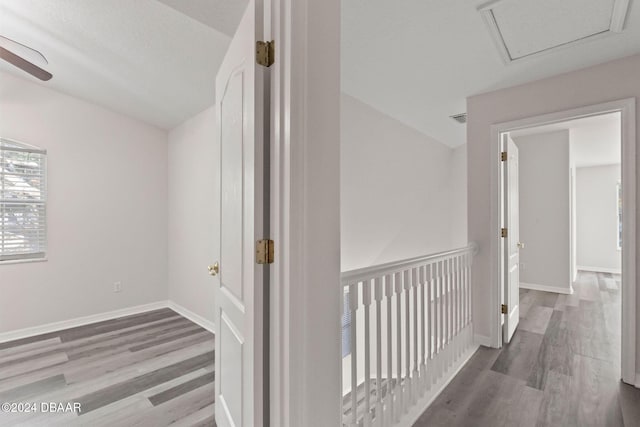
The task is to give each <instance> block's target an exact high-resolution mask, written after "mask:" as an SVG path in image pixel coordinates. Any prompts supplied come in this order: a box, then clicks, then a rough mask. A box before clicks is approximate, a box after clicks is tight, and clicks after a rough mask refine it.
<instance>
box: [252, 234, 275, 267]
mask: <svg viewBox="0 0 640 427" xmlns="http://www.w3.org/2000/svg"><path fill="white" fill-rule="evenodd" d="M273 246H274V245H273V240H269V239H265V240H258V241H257V242H256V263H258V264H273V256H274V248H273Z"/></svg>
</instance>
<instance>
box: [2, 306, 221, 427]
mask: <svg viewBox="0 0 640 427" xmlns="http://www.w3.org/2000/svg"><path fill="white" fill-rule="evenodd" d="M214 395H215V392H214V336H213V334H212V333H210V332H209V331H207V330H205V329H203V328H202V327H200V326H198V325H196V324H195V323H193V322H191V321H189V320H187V319H185V318H184V317H182V316H180V315H179V314H177V313H175V312H174V311H172V310H170V309H160V310H155V311H150V312H147V313H143V314H137V315H133V316H126V317H122V318H118V319H114V320H108V321H104V322H99V323H94V324H91V325H85V326H80V327H76V328H71V329H67V330H63V331H59V332H54V333H48V334H45V335H39V336H35V337H30V338H25V339H21V340H17V341H11V342H6V343H0V403H7V402H9V403H17V402H22V403H28V404H29V405H31V404H35V405H36V406H35V411H34V407H33V406H30V408H28V409H30V410H31V411H30V412H23V413H7V412H6V408H4V410H0V426H18V425H23V426H47V427H48V426H91V427H94V426H96V427H97V426H149V427H151V426H153V427H158V426H168V425H171V426H215V421H214ZM46 402H53V403H56V404H58V403H62V404H67V403H71V404H73V403H76V404H80V408H81V410H80V411H79V412H78V411H68V412H59V413H52V412H51V411H50V407H45V409H48V412H45V411H43V407H42V404H43V403H46ZM13 409H18V408H17V407H14V408H13Z"/></svg>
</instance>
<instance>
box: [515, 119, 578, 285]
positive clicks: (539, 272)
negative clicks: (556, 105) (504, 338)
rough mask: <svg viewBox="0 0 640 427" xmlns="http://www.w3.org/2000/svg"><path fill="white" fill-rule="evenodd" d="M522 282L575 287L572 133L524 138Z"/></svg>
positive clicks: (520, 175)
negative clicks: (572, 283)
mask: <svg viewBox="0 0 640 427" xmlns="http://www.w3.org/2000/svg"><path fill="white" fill-rule="evenodd" d="M513 140H514V142H515V143H516V145H517V146H518V152H519V158H518V166H519V173H518V178H519V185H520V186H519V194H520V241H521V242H523V243H524V244H525V247H524V249H521V250H520V282H521V286H522V287H525V288H526V287H536V285H538V287H540V285H541V286H542V287H545V288H554V289H557V292H563V293H567V292H569V291H570V289H571V276H570V273H571V259H570V252H571V237H570V234H571V233H570V231H571V223H570V192H569V189H570V180H569V177H570V175H569V131H568V130H561V131H557V132H550V133H542V134H536V135H529V136H521V137H516V138H514V139H513Z"/></svg>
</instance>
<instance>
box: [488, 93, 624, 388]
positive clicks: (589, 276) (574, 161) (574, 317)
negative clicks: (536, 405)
mask: <svg viewBox="0 0 640 427" xmlns="http://www.w3.org/2000/svg"><path fill="white" fill-rule="evenodd" d="M630 113H631V114H630ZM632 113H633V104H631V103H629V102H626V101H622V102H619V103H611V104H607V105H604V106H602V105H601V106H594V107H588V108H585V109H581V110H574V111H570V112H563V113H557V114H553V115H547V116H542V117H537V118H531V119H527V120H523V121H519V122H512V123H508V124H503V125H498V126H496V127H495V128H494V131H495V136H496V143H499V144H500V150H501V153H500V156H499V159H500V166H499V169H500V177H501V179H500V180H499V181H500V187H501V188H500V192H499V194H500V198H499V199H500V200H499V202H500V203H499V212H500V214H499V215H498V216H499V218H500V223H499V227H500V232H499V235H500V245H499V248H500V250H501V254H502V256H500V257H499V259H500V262H499V264H500V265H499V266H498V271H499V274H498V276H497V277H498V278H499V280H498V283H497V284H496V295H497V296H498V301H499V304H500V308H499V313H500V315H499V316H498V318H497V319H496V320H497V322H496V327H497V328H498V331H497V332H498V334H497V335H498V336H499V337H500V343H498V345H502V343H503V342H504V343H505V344H507V345H509V343H510V342H512V340H514V341H516V340H517V341H519V340H520V339H521V337H520V336H519V335H518V334H520V335H527V334H538V335H540V337H539V338H540V339H542V340H544V339H547V338H548V337H546V334H547V333H550V332H549V331H551V332H553V329H554V326H553V325H554V324H555V326H559V325H562V327H564V328H566V329H567V331H568V333H567V336H566V337H565V338H566V339H565V340H559V342H556V344H557V345H560V346H565V347H567V348H569V349H570V350H571V351H572V352H575V353H576V354H579V355H582V356H586V357H593V358H596V359H605V360H607V361H609V362H611V366H613V367H614V371H615V373H614V374H615V375H616V376H617V378H620V377H622V378H623V380H624V381H625V382H628V383H633V382H634V381H635V378H634V377H635V374H634V373H633V369H632V366H633V362H634V360H635V354H634V353H635V352H634V350H635V340H634V337H635V332H632V331H631V329H633V328H634V327H635V292H634V289H633V285H634V283H635V280H633V279H632V278H635V268H634V265H633V259H634V257H635V218H634V216H635V197H634V194H635V188H634V189H631V188H625V186H629V187H635V179H633V178H634V177H635V162H634V161H632V159H635V155H634V152H633V150H634V147H632V141H634V137H633V132H634V126H635V125H634V123H633V120H632V117H633V116H634V115H633V114H632ZM632 191H633V194H631V192H632ZM589 325H590V326H589ZM572 328H573V329H572ZM556 332H557V331H556ZM554 333H555V332H554ZM536 337H537V336H536ZM536 337H534V338H536ZM576 337H577V338H576ZM556 338H557V337H556ZM574 338H575V339H574ZM587 338H588V339H587ZM560 353H561V354H565V355H569V352H564V351H561V352H560ZM560 353H559V354H560ZM567 360H568V359H567ZM560 369H561V370H562V368H560ZM543 375H544V374H543ZM530 380H532V381H533V380H535V378H533V379H532V378H530ZM538 380H541V381H544V379H543V378H538Z"/></svg>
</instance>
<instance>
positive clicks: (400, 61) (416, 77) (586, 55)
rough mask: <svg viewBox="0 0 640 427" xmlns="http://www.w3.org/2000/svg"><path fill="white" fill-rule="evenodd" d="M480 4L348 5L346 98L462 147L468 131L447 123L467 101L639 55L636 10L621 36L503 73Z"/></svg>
mask: <svg viewBox="0 0 640 427" xmlns="http://www.w3.org/2000/svg"><path fill="white" fill-rule="evenodd" d="M554 1H555V0H554ZM534 3H535V2H534ZM480 4H481V2H480V1H472V0H430V1H424V0H394V1H389V0H343V2H342V77H343V78H342V88H343V90H344V91H345V92H346V93H348V94H349V95H351V96H353V97H355V98H357V99H359V100H361V101H362V102H365V103H367V104H369V105H371V106H372V107H374V108H376V109H377V110H379V111H381V112H383V113H386V114H388V115H389V116H391V117H393V118H395V119H397V120H399V121H401V122H403V123H405V124H407V125H409V126H411V127H413V128H415V129H417V130H419V131H421V132H423V133H425V134H427V135H429V136H431V137H433V138H435V139H437V140H439V141H441V142H442V143H444V144H447V145H450V146H458V145H461V144H464V143H465V142H466V128H465V126H464V125H460V124H457V123H456V122H454V121H453V120H451V119H450V118H449V116H451V115H453V114H456V113H460V112H464V111H465V109H466V101H465V100H466V97H468V96H472V95H476V94H478V93H482V92H487V91H491V90H494V89H499V88H504V87H509V86H512V85H516V84H521V83H525V82H528V81H533V80H537V79H541V78H544V77H549V76H552V75H555V74H559V73H563V72H568V71H573V70H576V69H580V68H584V67H588V66H591V65H595V64H598V63H602V62H606V61H608V60H613V59H616V58H621V57H624V56H628V55H631V54H634V53H638V52H640V7H636V6H637V5H636V4H635V2H634V3H633V4H632V5H631V8H630V11H629V15H628V18H627V24H626V27H625V31H624V32H623V33H622V34H610V35H607V36H604V37H602V38H600V39H597V40H593V41H589V42H585V43H583V44H580V45H576V46H573V47H567V48H565V49H563V50H561V51H556V52H549V53H546V54H544V55H541V56H537V57H530V58H525V59H522V60H519V61H518V62H514V63H511V64H509V65H505V64H504V63H503V61H502V59H501V57H500V54H499V53H498V50H497V49H496V47H495V46H494V44H493V41H492V39H491V37H490V35H489V32H488V31H487V28H486V26H485V24H484V22H483V20H482V17H481V15H480V13H479V12H478V11H477V8H478V7H479V6H480ZM533 30H536V29H535V28H534V29H532V31H533ZM523 43H524V42H523Z"/></svg>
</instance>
